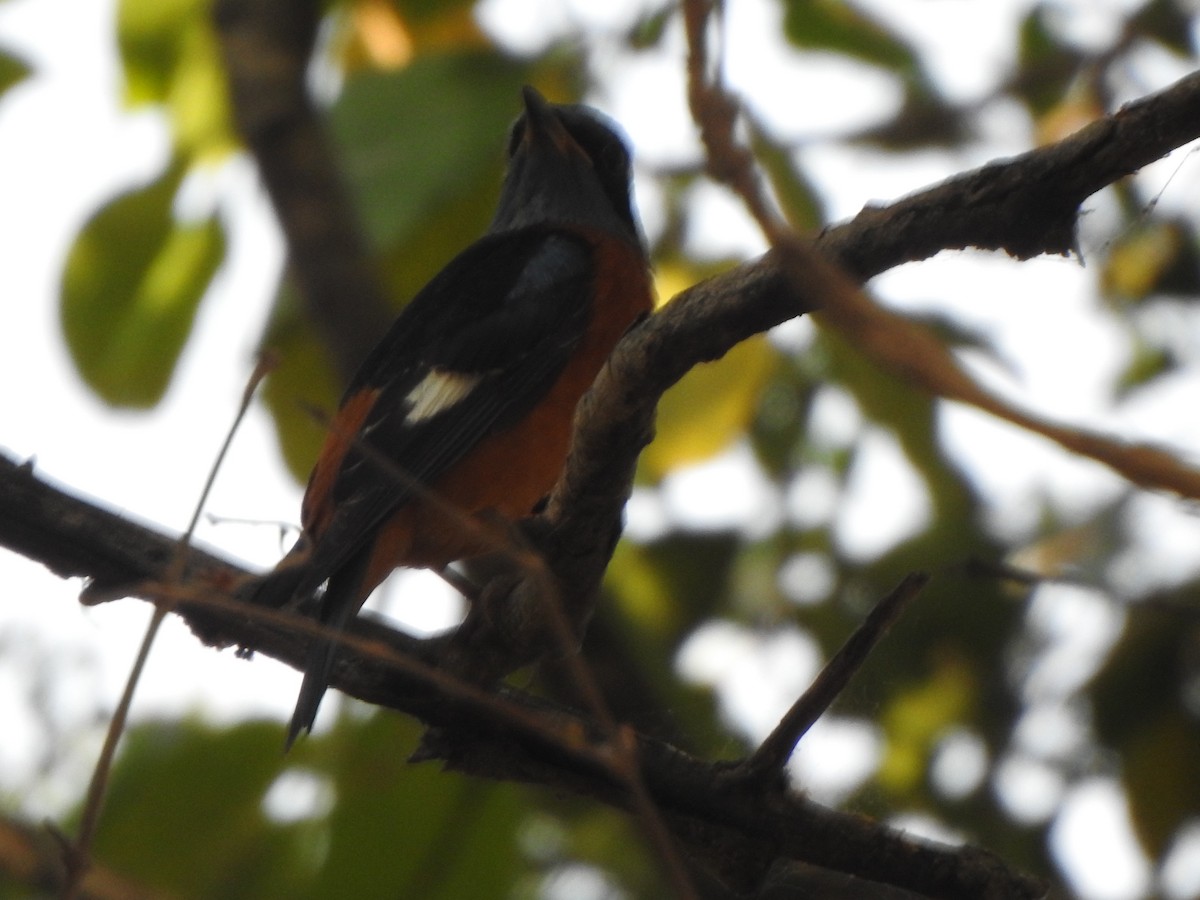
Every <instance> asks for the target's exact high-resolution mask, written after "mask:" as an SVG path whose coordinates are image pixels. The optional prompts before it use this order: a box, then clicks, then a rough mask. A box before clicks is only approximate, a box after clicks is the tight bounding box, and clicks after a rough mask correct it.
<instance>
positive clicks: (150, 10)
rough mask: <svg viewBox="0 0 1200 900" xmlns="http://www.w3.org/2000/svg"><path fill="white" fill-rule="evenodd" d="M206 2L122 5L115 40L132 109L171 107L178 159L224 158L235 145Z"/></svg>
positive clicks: (125, 0) (158, 0)
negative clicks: (158, 106) (156, 106)
mask: <svg viewBox="0 0 1200 900" xmlns="http://www.w3.org/2000/svg"><path fill="white" fill-rule="evenodd" d="M209 7H210V4H209V3H208V2H207V0H121V3H120V5H119V7H118V9H117V41H118V47H119V49H120V52H121V61H122V64H123V67H124V73H125V102H126V103H127V104H128V105H129V106H131V107H138V106H148V105H149V106H153V105H162V106H165V107H167V110H168V113H169V115H170V117H171V123H172V127H173V129H174V132H175V140H176V144H177V146H178V148H179V154H180V156H182V157H183V158H185V159H198V158H208V159H213V158H220V157H222V156H224V155H226V154H227V153H229V152H230V151H231V150H232V149H233V148H234V147H235V146H236V145H237V139H236V137H235V136H234V133H233V127H232V124H231V118H230V112H229V106H228V103H229V100H228V90H227V88H226V83H225V70H224V67H223V66H222V64H221V60H220V54H219V51H218V47H217V39H216V35H215V34H214V32H213V26H212V23H211V21H210V19H209Z"/></svg>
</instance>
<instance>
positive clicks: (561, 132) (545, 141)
mask: <svg viewBox="0 0 1200 900" xmlns="http://www.w3.org/2000/svg"><path fill="white" fill-rule="evenodd" d="M521 98H522V99H523V100H524V102H525V133H524V134H523V135H522V136H521V141H522V143H523V144H524V145H525V146H526V148H527V149H531V148H533V147H536V146H539V145H540V146H542V147H545V148H547V149H550V148H553V150H554V151H555V152H557V153H562V154H566V153H568V152H570V151H571V150H572V149H578V148H577V147H576V144H575V141H574V140H573V139H572V138H571V135H570V134H569V133H568V132H567V129H566V128H565V127H564V126H563V123H562V122H561V121H560V120H559V118H558V116H556V115H555V114H554V108H553V107H552V106H551V105H550V104H549V103H548V102H546V98H545V97H543V96H542V95H541V94H539V93H538V92H537V89H536V88H533V87H530V86H529V85H525V87H523V88H522V89H521Z"/></svg>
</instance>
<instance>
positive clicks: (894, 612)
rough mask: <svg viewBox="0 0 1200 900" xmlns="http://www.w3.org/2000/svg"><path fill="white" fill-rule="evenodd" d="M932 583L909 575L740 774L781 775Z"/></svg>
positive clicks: (919, 574)
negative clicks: (819, 721) (910, 605)
mask: <svg viewBox="0 0 1200 900" xmlns="http://www.w3.org/2000/svg"><path fill="white" fill-rule="evenodd" d="M928 583H929V576H928V575H927V574H925V573H924V572H914V573H912V574H911V575H906V576H905V578H904V580H903V581H901V582H900V584H899V585H897V587H896V589H895V590H893V591H892V592H891V593H890V594H888V595H887V596H886V597H884V598H883V599H882V600H880V601H879V602H878V603H876V604H875V608H874V609H872V610H871V612H870V614H869V615H868V616H867V617H866V618H865V619H864V620H863V622H862V624H861V625H859V626H858V628H856V629H855V630H854V633H853V634H852V635H850V637H849V638H848V639H847V640H846V643H844V644H842V646H841V647H840V648H839V649H838V651H837V653H835V654H834V655H833V657H832V658H831V659H830V660H829V662H828V663H826V664H825V667H824V668H823V669H821V673H820V674H819V675H818V676H817V677H816V679H815V680H814V681H813V683H812V684H811V685H809V687H808V690H806V691H805V692H804V693H803V694H802V695H801V696H800V699H799V700H797V701H796V702H795V703H794V704H792V708H791V709H789V710H788V711H787V713H785V714H784V716H783V718H782V719H780V720H779V724H778V725H776V726H775V730H774V731H772V732H771V733H770V734H769V735H768V736H767V738H766V740H764V741H763V742H762V743H761V744H760V745H759V747H758V749H757V750H755V751H754V754H753V755H752V756H750V757H747V758H746V759H745V760H743V761H742V762H741V763H740V764H739V765H738V767H737V774H738V775H740V776H742V777H744V778H747V779H750V780H756V779H760V778H765V777H767V776H777V775H780V774H782V772H783V768H784V766H786V765H787V761H788V760H789V759H791V756H792V753H794V752H795V750H796V745H797V744H799V743H800V739H801V738H802V737H804V735H805V734H806V733H807V732H808V729H810V728H811V727H812V726H813V723H814V722H816V721H817V719H819V718H820V717H821V716H822V715H823V714H824V712H825V710H827V709H828V708H829V705H830V704H831V703H833V701H834V700H836V699H837V697H838V695H839V694H841V692H842V690H843V689H844V688H845V687H846V684H847V683H848V682H849V681H850V679H851V678H853V677H854V674H855V673H856V672H857V671H858V670H859V668H860V667H861V666H862V664H863V663H864V662H866V660H867V657H868V656H869V655H870V653H871V651H872V650H873V649H874V648H875V645H876V644H877V643H879V640H880V638H882V637H883V636H884V635H885V634H887V632H888V629H889V628H891V627H892V625H893V624H895V622H896V620H897V619H898V618H899V617H900V613H901V612H903V611H904V608H905V607H906V606H907V605H908V603H909V601H910V600H912V599H913V598H914V597H916V596H917V594H918V593H920V592H921V589H922V588H924V587H925V585H926V584H928Z"/></svg>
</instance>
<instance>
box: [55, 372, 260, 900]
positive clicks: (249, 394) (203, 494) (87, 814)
mask: <svg viewBox="0 0 1200 900" xmlns="http://www.w3.org/2000/svg"><path fill="white" fill-rule="evenodd" d="M274 367H275V361H274V359H272V358H270V357H269V356H266V355H264V356H261V357H259V361H258V364H257V365H256V366H255V367H254V371H253V372H251V374H250V378H249V379H248V380H247V382H246V389H245V390H244V391H243V392H242V401H241V403H240V405H239V406H238V410H237V414H236V415H235V416H234V419H233V423H232V424H231V425H230V427H229V430H228V431H227V432H226V433H225V440H224V441H223V442H222V443H221V449H220V450H219V451H217V456H216V458H215V459H214V460H213V464H212V466H211V467H210V468H209V471H208V478H207V479H205V482H204V487H203V488H202V489H201V491H200V497H199V499H198V500H197V501H196V506H195V509H194V510H193V511H192V518H191V521H190V522H188V527H187V530H186V531H184V532H183V534H181V535H180V536H179V541H178V543H177V544H176V547H175V555H174V558H173V559H172V561H171V565H170V567H169V568H168V570H167V574H166V580H167V581H168V582H170V583H176V582H179V581H180V580H182V578H183V574H184V571H185V570H186V567H187V556H188V548H189V547H190V545H191V542H192V535H193V534H194V533H195V531H196V525H197V523H198V522H199V521H200V516H201V515H202V514H203V512H204V505H205V504H206V503H207V502H208V496H209V494H210V493H211V492H212V487H213V483H214V482H215V481H216V477H217V472H218V471H220V468H221V465H222V463H224V461H225V456H226V455H227V454H228V452H229V446H230V444H231V443H232V442H233V436H234V434H236V433H237V430H238V427H239V426H240V425H241V423H242V419H244V418H245V416H246V411H247V410H248V409H249V408H250V401H251V399H252V398H253V397H254V392H255V391H256V390H257V388H258V385H259V384H260V383H261V382H262V380H263V378H265V377H266V375H267V373H268V372H270V371H271V369H273V368H274ZM172 609H174V603H172V602H169V601H168V602H162V603H156V604H155V606H154V614H153V615H152V616H151V617H150V623H149V624H148V625H147V626H146V633H145V634H144V635H143V636H142V643H141V646H140V647H138V652H137V657H136V658H135V659H134V662H133V667H132V668H131V669H130V670H129V677H128V678H126V679H125V688H124V690H123V691H122V692H121V699H120V702H118V703H117V708H116V709H115V710H114V711H113V716H112V719H111V720H109V723H108V731H107V732H106V733H105V735H104V746H103V747H101V749H100V756H99V757H98V758H97V760H96V766H95V768H94V769H93V770H92V778H91V781H90V782H89V784H88V791H87V800H86V801H85V803H84V807H83V814H82V815H81V817H80V821H79V832H78V834H77V835H76V837H75V841H74V843H73V844H71V845H69V846H66V847H64V857H65V858H64V863H65V865H66V870H67V874H66V881H65V883H64V884H63V889H62V894H61V896H62V898H63V900H75V898H76V897H78V896H79V892H80V891H81V890H82V888H83V879H84V877H85V876H86V875H87V872H88V869H89V867H90V866H91V852H92V844H93V842H94V840H95V837H96V830H97V827H98V826H99V823H100V812H101V810H102V809H103V807H104V797H105V795H106V793H107V792H108V780H109V777H110V776H111V775H112V766H113V760H114V759H115V758H116V754H117V745H118V744H119V743H120V740H121V736H122V735H123V734H124V733H125V725H126V722H127V721H128V719H129V710H130V708H131V707H132V705H133V694H134V691H135V690H136V689H137V685H138V682H139V681H140V680H141V677H142V672H143V671H144V670H145V668H146V660H147V659H148V658H149V657H150V648H151V647H152V646H154V641H155V639H156V638H157V637H158V631H159V628H160V627H161V626H162V623H163V620H164V619H166V617H167V614H168V613H169V612H171V610H172Z"/></svg>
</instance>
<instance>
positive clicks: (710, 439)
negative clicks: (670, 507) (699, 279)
mask: <svg viewBox="0 0 1200 900" xmlns="http://www.w3.org/2000/svg"><path fill="white" fill-rule="evenodd" d="M778 365H779V357H778V353H777V351H776V350H775V349H774V348H773V347H772V346H771V345H770V343H768V342H767V340H766V339H765V338H763V337H756V338H752V339H750V340H748V341H743V342H742V343H741V344H738V345H737V346H736V347H734V348H733V349H732V350H731V351H729V353H727V354H725V356H724V357H723V358H722V359H719V360H717V361H716V362H711V363H705V364H704V365H701V366H697V367H696V368H694V369H692V371H690V372H688V374H687V375H685V376H684V377H683V379H682V380H680V382H679V383H678V384H676V385H675V386H674V387H673V388H671V389H670V390H669V391H667V393H666V394H664V395H663V398H662V402H661V403H659V405H658V426H657V429H656V431H657V434H656V437H655V439H654V443H652V444H651V445H650V446H649V447H647V448H646V450H645V452H644V453H643V454H642V458H641V464H640V467H639V476H640V477H642V478H646V479H649V480H652V481H656V480H658V479H659V478H662V477H663V476H664V475H666V474H667V473H668V472H670V471H671V470H672V469H675V468H678V467H679V466H683V465H688V464H690V463H697V462H701V461H703V460H705V459H708V458H710V457H712V456H715V455H716V454H717V453H720V452H721V451H722V450H724V449H725V448H726V447H728V446H729V445H730V444H731V443H732V442H733V441H734V440H736V439H737V438H738V437H739V436H741V435H743V434H745V433H746V430H747V429H748V428H749V426H750V423H751V421H752V420H753V418H754V414H755V411H756V410H757V409H758V400H759V397H760V396H761V394H762V391H763V389H764V387H765V386H766V384H767V382H768V381H769V380H770V378H771V375H772V373H774V371H775V369H776V367H777V366H778Z"/></svg>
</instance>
